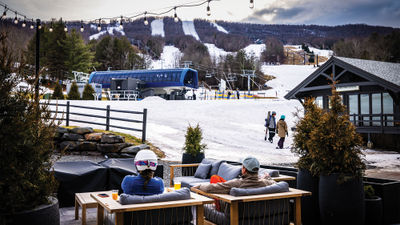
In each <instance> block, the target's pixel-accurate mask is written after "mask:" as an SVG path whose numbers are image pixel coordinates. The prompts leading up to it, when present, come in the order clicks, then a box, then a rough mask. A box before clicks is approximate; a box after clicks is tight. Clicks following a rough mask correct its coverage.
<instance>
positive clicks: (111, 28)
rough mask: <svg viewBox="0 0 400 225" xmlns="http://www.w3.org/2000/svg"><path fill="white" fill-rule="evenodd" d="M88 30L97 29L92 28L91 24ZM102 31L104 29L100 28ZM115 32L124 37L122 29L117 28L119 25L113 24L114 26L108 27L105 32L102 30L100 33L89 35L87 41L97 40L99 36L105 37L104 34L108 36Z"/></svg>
mask: <svg viewBox="0 0 400 225" xmlns="http://www.w3.org/2000/svg"><path fill="white" fill-rule="evenodd" d="M90 28H92V29H97V27H96V26H94V25H93V24H91V25H90ZM102 29H104V28H102ZM116 32H118V33H120V34H121V35H125V32H124V29H123V28H122V29H121V28H120V27H119V23H115V25H114V26H112V25H108V26H107V29H106V30H102V31H100V32H99V33H97V34H93V35H90V36H89V40H92V39H95V40H97V39H99V38H100V37H101V36H103V35H105V34H107V33H108V34H109V35H114V34H115V33H116Z"/></svg>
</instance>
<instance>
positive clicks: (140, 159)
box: [121, 150, 164, 195]
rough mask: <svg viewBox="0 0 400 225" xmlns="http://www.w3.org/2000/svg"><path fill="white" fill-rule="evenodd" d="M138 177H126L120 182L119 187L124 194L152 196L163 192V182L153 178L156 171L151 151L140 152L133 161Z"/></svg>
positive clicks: (155, 162)
mask: <svg viewBox="0 0 400 225" xmlns="http://www.w3.org/2000/svg"><path fill="white" fill-rule="evenodd" d="M134 163H135V166H136V169H137V170H138V171H139V175H137V176H135V175H128V176H125V177H124V179H123V180H122V183H121V187H122V190H123V192H124V193H125V194H131V195H154V194H161V193H163V192H164V182H163V180H162V179H160V178H158V177H155V178H153V176H154V171H155V170H156V169H157V156H156V154H154V152H153V151H150V150H141V151H139V152H138V153H137V154H136V157H135V160H134Z"/></svg>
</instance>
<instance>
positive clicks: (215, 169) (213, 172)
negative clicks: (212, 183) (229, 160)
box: [201, 158, 224, 177]
mask: <svg viewBox="0 0 400 225" xmlns="http://www.w3.org/2000/svg"><path fill="white" fill-rule="evenodd" d="M222 162H224V161H222V160H216V159H207V158H205V159H203V160H202V161H201V163H204V164H211V171H210V177H211V176H212V175H216V174H218V170H219V166H220V165H221V163H222Z"/></svg>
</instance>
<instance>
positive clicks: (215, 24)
mask: <svg viewBox="0 0 400 225" xmlns="http://www.w3.org/2000/svg"><path fill="white" fill-rule="evenodd" d="M211 24H212V25H213V26H214V27H215V28H217V30H218V31H221V32H222V33H225V34H229V32H228V31H227V30H225V28H223V27H222V26H220V25H218V24H217V23H211Z"/></svg>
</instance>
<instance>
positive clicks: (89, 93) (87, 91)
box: [82, 84, 95, 100]
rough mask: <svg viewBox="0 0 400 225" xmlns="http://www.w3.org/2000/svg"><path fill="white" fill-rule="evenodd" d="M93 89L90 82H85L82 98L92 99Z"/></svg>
mask: <svg viewBox="0 0 400 225" xmlns="http://www.w3.org/2000/svg"><path fill="white" fill-rule="evenodd" d="M94 93H95V92H94V89H93V87H92V85H90V84H86V85H85V88H84V89H83V93H82V99H83V100H93V99H94V96H93V94H94Z"/></svg>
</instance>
